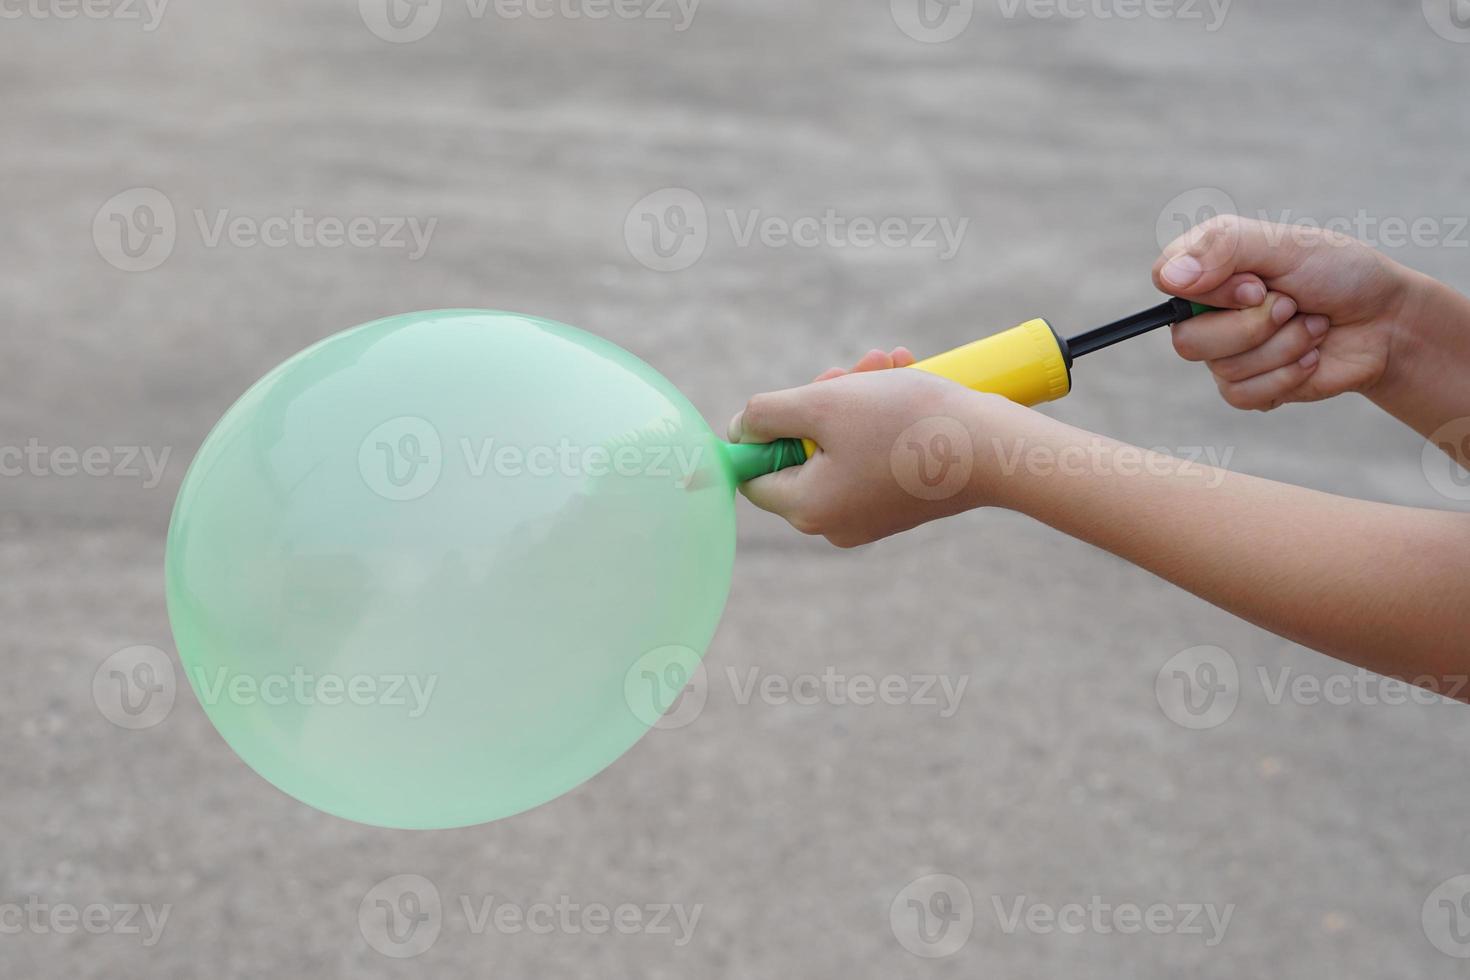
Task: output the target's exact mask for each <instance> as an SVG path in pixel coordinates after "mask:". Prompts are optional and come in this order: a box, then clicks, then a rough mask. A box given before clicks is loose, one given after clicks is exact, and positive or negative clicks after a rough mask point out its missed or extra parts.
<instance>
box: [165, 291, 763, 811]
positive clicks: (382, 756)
mask: <svg viewBox="0 0 1470 980" xmlns="http://www.w3.org/2000/svg"><path fill="white" fill-rule="evenodd" d="M737 449H739V450H740V452H737V453H735V454H733V455H734V456H735V457H737V458H736V459H735V460H734V461H733V462H732V458H731V457H732V454H731V453H730V452H729V451H728V447H726V446H725V445H724V444H723V443H721V442H720V440H718V439H716V438H715V437H714V435H713V434H712V433H711V432H710V429H709V426H708V425H707V424H706V423H705V421H704V420H703V419H702V418H701V417H700V415H699V414H698V413H697V412H696V411H695V410H694V408H693V406H692V405H690V404H689V402H688V401H687V400H686V399H685V398H684V397H683V396H682V395H681V394H680V393H679V392H678V391H677V390H676V389H675V388H674V387H673V386H672V385H671V384H669V383H668V382H667V381H666V380H664V379H663V378H662V377H660V376H659V374H658V373H657V372H655V371H654V370H653V369H652V368H651V367H649V366H648V365H647V364H645V363H643V362H642V361H641V360H639V359H638V358H636V357H634V356H633V355H631V354H629V353H628V352H627V351H624V350H622V349H621V348H619V347H617V346H615V345H613V344H611V343H608V342H606V341H604V340H600V339H599V338H597V337H595V336H592V335H591V334H587V333H584V332H582V331H580V330H577V329H575V328H573V327H569V326H566V325H564V324H560V323H554V322H551V321H548V320H542V319H537V318H535V317H528V316H520V315H516V314H511V313H496V312H489V311H483V310H440V311H434V312H428V313H411V314H404V315H402V316H394V317H389V318H387V319H384V320H378V321H375V322H373V323H368V324H365V325H363V326H360V327H357V328H355V329H352V330H348V331H346V332H344V333H340V334H337V335H335V336H333V337H329V338H327V339H326V340H324V341H321V342H320V343H318V344H316V345H315V346H313V347H311V348H308V349H307V350H304V351H302V352H301V353H299V354H297V355H296V356H294V357H292V358H291V359H290V360H288V361H286V362H285V363H284V364H282V365H281V366H279V367H277V368H276V369H275V370H274V371H272V372H271V373H270V374H268V375H266V376H265V377H264V378H262V379H261V380H260V381H259V382H257V383H256V384H255V385H254V386H253V387H252V388H250V390H249V391H247V392H246V393H245V394H244V395H243V396H242V397H241V398H240V400H239V401H238V402H236V403H235V404H234V405H233V406H232V407H231V408H230V409H229V411H227V412H226V413H225V415H224V417H223V418H222V419H221V420H220V422H219V424H218V425H216V426H215V428H214V430H213V431H212V432H211V433H210V434H209V436H208V438H207V439H206V440H205V441H204V444H203V446H202V447H201V448H200V450H199V454H198V456H197V457H196V459H195V460H194V462H193V464H192V465H191V467H190V468H189V472H188V474H187V476H186V477H185V479H184V483H183V486H182V488H181V489H180V491H179V497H178V502H177V503H176V505H175V508H174V514H173V520H172V523H171V525H170V527H169V537H168V549H167V562H166V575H167V585H168V611H169V618H170V620H171V622H172V625H173V631H174V637H175V640H176V642H177V644H178V650H179V656H180V659H181V660H182V662H183V666H184V669H185V672H186V674H187V676H188V678H189V682H190V684H191V685H192V686H193V688H194V691H195V693H196V694H197V695H198V697H199V699H200V701H201V703H202V704H203V706H204V709H205V711H206V713H207V714H208V715H209V718H210V720H211V721H212V722H213V723H214V726H215V728H217V729H218V730H219V733H220V734H221V735H222V736H223V737H224V739H225V741H226V742H228V743H229V745H230V747H231V748H233V749H234V750H235V752H236V753H238V754H239V756H240V758H242V759H243V760H244V761H245V762H246V763H248V764H249V765H250V766H251V767H252V768H253V769H254V770H255V771H256V772H258V773H259V774H260V775H262V776H264V777H265V778H266V779H268V780H269V781H270V782H272V783H273V784H275V785H276V786H277V787H279V788H280V789H282V790H284V791H285V792H287V793H289V794H290V795H292V796H294V797H296V798H297V799H299V800H301V801H303V802H305V803H308V804H310V805H312V806H314V807H318V808H320V809H322V810H325V811H327V812H329V813H333V814H337V815H339V816H342V817H347V818H349V819H352V820H358V821H361V822H364V823H369V824H376V825H380V826H389V827H417V828H427V827H457V826H465V825H468V824H476V823H482V822H485V821H489V820H495V819H497V818H500V817H506V816H509V815H511V814H514V813H518V812H521V811H523V810H526V809H528V808H530V807H534V806H536V805H538V804H540V803H544V802H546V801H547V800H550V799H552V798H554V797H556V796H558V795H560V794H562V793H565V792H567V791H568V790H570V789H572V788H573V787H575V786H577V785H578V784H580V783H582V782H583V781H585V780H587V779H589V778H590V777H592V776H593V775H595V774H596V773H598V772H600V771H601V770H602V769H603V768H605V767H606V766H608V765H609V764H610V763H612V762H613V761H614V760H615V759H617V758H618V757H619V756H620V755H622V754H623V753H624V752H626V751H627V750H628V748H629V747H630V746H632V745H633V743H634V742H636V741H637V740H638V739H639V738H640V737H641V736H642V735H643V734H644V732H646V731H647V730H648V729H649V727H650V726H651V725H653V724H654V723H655V722H656V721H658V719H659V717H660V715H661V714H662V712H663V711H664V710H665V709H667V708H668V707H669V705H670V704H671V703H672V702H673V701H674V700H675V699H676V698H677V697H678V695H679V692H680V691H681V690H682V689H683V688H684V686H685V682H686V680H687V679H688V678H689V677H690V675H691V672H692V671H693V670H694V669H695V668H696V667H697V666H698V663H699V658H700V657H702V656H703V654H704V651H705V649H706V647H707V646H708V644H709V642H710V639H711V637H712V636H713V634H714V631H715V627H716V624H717V623H718V621H719V618H720V613H721V611H722V609H723V607H724V604H725V597H726V594H727V592H728V590H729V584H730V572H731V566H732V564H733V561H734V554H735V512H734V507H733V491H734V485H735V481H736V478H737V473H742V474H744V475H749V474H748V473H746V472H745V471H746V470H748V469H750V467H751V466H754V469H753V470H750V471H751V472H756V471H759V469H760V465H759V464H753V463H752V461H751V458H747V457H746V456H744V455H743V454H744V453H745V450H744V447H737ZM787 462H789V460H788V461H787ZM770 465H775V464H770Z"/></svg>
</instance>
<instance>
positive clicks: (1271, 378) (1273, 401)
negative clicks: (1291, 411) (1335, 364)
mask: <svg viewBox="0 0 1470 980" xmlns="http://www.w3.org/2000/svg"><path fill="white" fill-rule="evenodd" d="M1321 363H1322V355H1321V354H1320V353H1319V352H1318V351H1317V350H1316V349H1315V348H1313V349H1312V350H1310V351H1307V353H1306V354H1305V355H1304V356H1303V357H1302V358H1301V359H1300V360H1298V361H1296V362H1294V363H1292V364H1288V365H1286V366H1285V367H1279V368H1277V369H1276V370H1274V371H1267V372H1266V373H1265V374H1258V375H1256V376H1255V377H1254V378H1246V379H1245V380H1244V381H1221V380H1220V379H1218V378H1216V379H1215V384H1216V385H1217V386H1219V388H1220V396H1221V397H1222V398H1224V399H1225V401H1226V403H1227V404H1229V405H1231V406H1232V407H1234V408H1244V409H1256V410H1259V411H1263V412H1268V411H1270V410H1271V409H1273V408H1275V407H1276V406H1278V405H1281V404H1283V403H1284V402H1287V401H1290V400H1291V399H1290V395H1291V393H1292V392H1293V391H1295V390H1296V389H1297V388H1299V387H1301V385H1302V383H1303V382H1305V381H1306V380H1307V379H1308V378H1309V377H1311V376H1312V372H1314V371H1316V370H1317V366H1318V365H1320V364H1321Z"/></svg>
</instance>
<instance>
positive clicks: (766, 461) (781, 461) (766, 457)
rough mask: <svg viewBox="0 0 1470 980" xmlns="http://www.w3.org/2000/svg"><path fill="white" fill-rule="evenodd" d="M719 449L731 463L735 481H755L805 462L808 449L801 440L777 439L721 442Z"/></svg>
mask: <svg viewBox="0 0 1470 980" xmlns="http://www.w3.org/2000/svg"><path fill="white" fill-rule="evenodd" d="M720 448H721V450H722V451H723V452H724V454H725V459H726V461H727V462H728V463H729V464H730V474H731V476H732V477H733V478H734V480H735V482H736V483H744V482H745V481H747V480H754V479H755V478H756V477H758V476H765V475H766V474H767V473H775V472H776V471H777V470H784V469H786V467H788V466H797V465H800V464H801V463H805V462H806V448H805V447H803V446H802V444H801V440H800V439H777V440H776V441H775V442H764V443H760V442H722V443H720Z"/></svg>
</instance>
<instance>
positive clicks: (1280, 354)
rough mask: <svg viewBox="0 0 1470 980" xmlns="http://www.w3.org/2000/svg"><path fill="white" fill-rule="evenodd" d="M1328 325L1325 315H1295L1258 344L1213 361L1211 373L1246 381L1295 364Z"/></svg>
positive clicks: (1222, 378)
mask: <svg viewBox="0 0 1470 980" xmlns="http://www.w3.org/2000/svg"><path fill="white" fill-rule="evenodd" d="M1328 327H1329V323H1328V320H1327V318H1326V317H1325V316H1321V315H1314V316H1295V317H1292V318H1291V320H1290V321H1288V322H1287V324H1286V326H1284V327H1282V328H1281V329H1280V330H1278V331H1276V333H1275V334H1274V335H1272V337H1271V339H1270V340H1267V341H1266V342H1265V343H1264V344H1262V345H1261V346H1259V347H1256V348H1253V349H1251V350H1248V351H1246V352H1245V353H1243V354H1236V355H1234V356H1232V357H1225V358H1221V359H1220V360H1217V361H1211V362H1210V372H1211V373H1212V374H1214V375H1215V377H1216V378H1218V379H1220V380H1221V381H1244V380H1245V379H1246V378H1254V377H1255V376H1256V375H1258V374H1265V373H1266V372H1267V371H1274V370H1276V369H1277V368H1281V367H1286V366H1287V365H1288V364H1294V363H1296V362H1297V361H1299V360H1301V359H1302V358H1303V357H1305V356H1306V355H1307V352H1308V351H1310V350H1314V349H1315V348H1316V347H1317V345H1318V344H1319V343H1321V342H1322V338H1323V337H1325V336H1327V329H1328Z"/></svg>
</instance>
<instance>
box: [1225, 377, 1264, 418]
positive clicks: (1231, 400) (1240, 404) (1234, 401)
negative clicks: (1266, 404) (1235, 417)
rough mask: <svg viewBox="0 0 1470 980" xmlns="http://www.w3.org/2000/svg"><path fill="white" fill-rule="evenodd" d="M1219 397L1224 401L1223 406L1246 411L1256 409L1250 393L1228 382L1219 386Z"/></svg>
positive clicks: (1253, 398) (1254, 400) (1255, 402)
mask: <svg viewBox="0 0 1470 980" xmlns="http://www.w3.org/2000/svg"><path fill="white" fill-rule="evenodd" d="M1220 397H1221V398H1223V399H1225V404H1227V405H1229V406H1230V407H1231V408H1238V409H1241V410H1243V411H1244V410H1248V409H1252V408H1255V407H1257V404H1258V403H1257V401H1256V399H1255V397H1254V396H1252V395H1251V394H1250V392H1248V391H1245V390H1243V389H1242V388H1241V387H1240V385H1237V384H1231V383H1229V382H1227V383H1225V384H1222V385H1221V386H1220Z"/></svg>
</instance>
